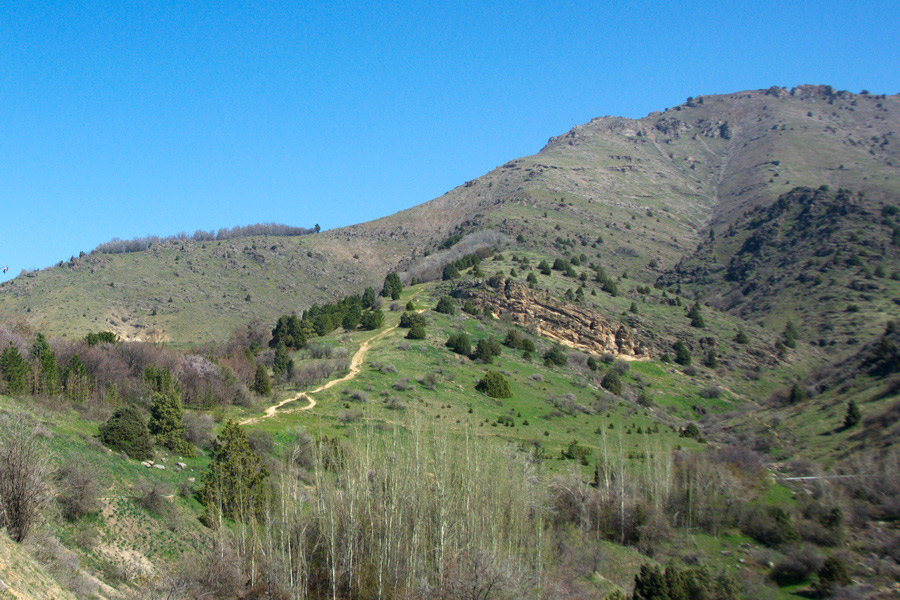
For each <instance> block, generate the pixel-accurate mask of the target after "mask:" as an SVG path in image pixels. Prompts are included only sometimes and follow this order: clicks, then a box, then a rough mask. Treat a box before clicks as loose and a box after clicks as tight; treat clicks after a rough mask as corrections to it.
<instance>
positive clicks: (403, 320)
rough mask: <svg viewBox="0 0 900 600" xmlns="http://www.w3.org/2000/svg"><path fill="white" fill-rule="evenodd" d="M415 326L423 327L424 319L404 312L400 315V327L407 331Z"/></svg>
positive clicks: (413, 313)
mask: <svg viewBox="0 0 900 600" xmlns="http://www.w3.org/2000/svg"><path fill="white" fill-rule="evenodd" d="M415 325H422V326H423V327H424V326H425V317H424V316H423V315H421V314H419V313H415V312H405V313H403V314H402V315H400V327H403V328H405V329H408V328H410V327H413V326H415Z"/></svg>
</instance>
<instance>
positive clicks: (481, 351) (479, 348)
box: [472, 337, 503, 364]
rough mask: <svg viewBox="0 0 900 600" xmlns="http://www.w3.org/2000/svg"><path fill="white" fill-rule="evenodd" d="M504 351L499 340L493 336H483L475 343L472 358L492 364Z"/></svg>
mask: <svg viewBox="0 0 900 600" xmlns="http://www.w3.org/2000/svg"><path fill="white" fill-rule="evenodd" d="M502 351H503V350H502V349H501V348H500V344H499V343H498V342H497V340H495V339H494V338H491V337H489V338H483V339H480V340H478V343H477V344H475V352H473V353H472V359H473V360H480V361H481V362H484V363H488V364H490V363H491V362H493V360H494V357H495V356H500V354H501V352H502Z"/></svg>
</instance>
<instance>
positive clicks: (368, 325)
mask: <svg viewBox="0 0 900 600" xmlns="http://www.w3.org/2000/svg"><path fill="white" fill-rule="evenodd" d="M360 324H361V325H362V328H363V329H366V330H368V331H372V330H375V329H378V328H380V327H381V326H383V325H384V313H383V312H381V311H380V310H378V309H375V310H367V311H366V312H364V313H363V314H362V319H360Z"/></svg>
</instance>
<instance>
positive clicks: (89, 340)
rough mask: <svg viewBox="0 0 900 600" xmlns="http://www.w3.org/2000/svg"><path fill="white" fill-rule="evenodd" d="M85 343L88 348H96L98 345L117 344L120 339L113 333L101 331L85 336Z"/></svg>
mask: <svg viewBox="0 0 900 600" xmlns="http://www.w3.org/2000/svg"><path fill="white" fill-rule="evenodd" d="M84 341H85V343H86V344H87V345H88V346H96V345H97V344H115V343H117V342H118V341H119V337H118V336H117V335H116V334H114V333H113V332H112V331H100V332H98V333H89V334H87V335H86V336H84Z"/></svg>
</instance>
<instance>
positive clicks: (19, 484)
mask: <svg viewBox="0 0 900 600" xmlns="http://www.w3.org/2000/svg"><path fill="white" fill-rule="evenodd" d="M47 478H48V467H47V460H46V452H45V451H44V449H43V448H42V447H41V444H40V438H39V436H36V435H34V423H33V422H32V421H30V420H27V419H26V418H25V417H24V416H14V417H7V418H6V419H5V422H3V423H0V527H2V526H5V527H6V529H7V531H8V532H9V535H10V537H11V538H12V539H14V540H15V541H17V542H21V541H22V540H24V539H25V536H27V535H28V532H29V530H30V529H31V527H32V525H34V523H35V521H36V520H37V519H38V517H39V516H40V511H41V508H42V507H43V505H44V504H45V503H46V502H47V501H48V499H49V493H48V487H47V483H46V482H47Z"/></svg>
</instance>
